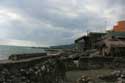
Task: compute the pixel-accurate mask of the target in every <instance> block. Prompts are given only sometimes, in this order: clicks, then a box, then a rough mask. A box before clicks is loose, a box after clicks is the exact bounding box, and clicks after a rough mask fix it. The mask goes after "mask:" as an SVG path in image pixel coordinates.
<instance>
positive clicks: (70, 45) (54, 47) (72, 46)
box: [50, 44, 74, 49]
mask: <svg viewBox="0 0 125 83" xmlns="http://www.w3.org/2000/svg"><path fill="white" fill-rule="evenodd" d="M50 48H53V49H71V48H74V44H68V45H57V46H50Z"/></svg>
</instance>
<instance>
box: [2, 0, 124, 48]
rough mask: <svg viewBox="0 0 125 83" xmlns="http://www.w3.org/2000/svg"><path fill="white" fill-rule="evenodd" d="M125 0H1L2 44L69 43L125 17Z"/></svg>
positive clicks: (45, 44) (103, 29)
mask: <svg viewBox="0 0 125 83" xmlns="http://www.w3.org/2000/svg"><path fill="white" fill-rule="evenodd" d="M124 5H125V0H0V44H8V45H27V46H49V45H59V44H69V43H72V42H73V41H74V39H76V38H78V37H80V36H82V35H84V34H85V33H86V32H88V31H89V32H90V31H105V30H106V29H109V28H112V26H113V25H114V24H115V23H116V22H117V21H118V20H125V13H124V10H125V6H124Z"/></svg>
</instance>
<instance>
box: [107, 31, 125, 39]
mask: <svg viewBox="0 0 125 83" xmlns="http://www.w3.org/2000/svg"><path fill="white" fill-rule="evenodd" d="M108 35H110V36H113V37H119V38H125V32H110V33H109V34H108Z"/></svg>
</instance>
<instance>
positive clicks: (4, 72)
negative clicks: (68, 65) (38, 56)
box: [0, 59, 65, 83]
mask: <svg viewBox="0 0 125 83" xmlns="http://www.w3.org/2000/svg"><path fill="white" fill-rule="evenodd" d="M12 66H13V65H12ZM64 68H65V67H64V65H63V63H62V62H61V61H60V60H51V59H49V60H46V61H44V62H39V63H37V64H35V65H32V66H27V67H24V68H23V67H22V68H18V67H16V68H15V67H11V68H10V69H9V67H4V68H1V69H0V83H60V82H62V81H63V80H64V79H65V69H64Z"/></svg>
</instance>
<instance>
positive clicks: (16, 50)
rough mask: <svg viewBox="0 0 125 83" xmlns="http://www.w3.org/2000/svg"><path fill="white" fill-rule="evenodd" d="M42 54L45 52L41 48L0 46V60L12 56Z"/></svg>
mask: <svg viewBox="0 0 125 83" xmlns="http://www.w3.org/2000/svg"><path fill="white" fill-rule="evenodd" d="M43 52H45V51H44V49H42V48H32V47H22V46H6V45H0V60H4V59H8V57H9V56H10V55H12V54H26V53H43Z"/></svg>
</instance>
